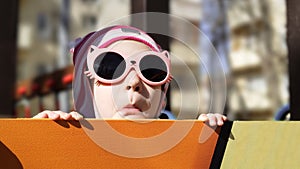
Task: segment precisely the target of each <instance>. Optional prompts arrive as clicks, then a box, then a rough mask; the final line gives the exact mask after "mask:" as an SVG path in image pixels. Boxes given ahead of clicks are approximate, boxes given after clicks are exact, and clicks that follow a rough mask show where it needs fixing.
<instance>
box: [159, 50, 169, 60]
mask: <svg viewBox="0 0 300 169" xmlns="http://www.w3.org/2000/svg"><path fill="white" fill-rule="evenodd" d="M161 53H162V54H164V55H165V56H166V57H167V58H169V59H170V54H169V52H168V51H166V50H164V51H163V52H161Z"/></svg>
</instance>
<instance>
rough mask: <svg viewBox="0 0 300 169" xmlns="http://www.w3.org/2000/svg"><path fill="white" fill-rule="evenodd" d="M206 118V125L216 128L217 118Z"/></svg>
mask: <svg viewBox="0 0 300 169" xmlns="http://www.w3.org/2000/svg"><path fill="white" fill-rule="evenodd" d="M207 117H208V123H209V125H210V126H216V125H217V118H216V116H215V115H214V114H211V113H209V114H207Z"/></svg>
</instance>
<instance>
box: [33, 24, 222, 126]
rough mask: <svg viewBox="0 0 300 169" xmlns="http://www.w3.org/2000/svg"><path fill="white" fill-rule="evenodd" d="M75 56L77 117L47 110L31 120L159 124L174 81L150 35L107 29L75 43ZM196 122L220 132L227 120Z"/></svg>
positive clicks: (218, 117) (216, 116)
mask: <svg viewBox="0 0 300 169" xmlns="http://www.w3.org/2000/svg"><path fill="white" fill-rule="evenodd" d="M73 52H74V53H73V62H74V67H75V68H74V82H73V97H74V105H75V110H76V112H70V113H65V112H62V111H49V110H46V111H43V112H41V113H39V114H38V115H36V116H35V118H50V119H53V120H58V119H63V120H72V119H75V120H79V119H81V118H83V117H87V118H93V117H95V118H103V119H153V118H159V116H160V114H161V109H162V105H163V103H164V99H165V93H166V91H167V89H168V85H169V83H170V81H171V80H172V75H171V72H170V68H171V65H170V56H169V53H168V52H167V51H164V50H162V49H161V48H160V46H159V45H157V44H156V43H155V41H154V40H153V39H152V38H151V37H150V36H149V35H148V34H146V33H145V32H143V31H141V30H139V29H137V28H134V27H129V26H120V25H118V26H111V27H107V28H104V29H102V30H99V31H96V32H92V33H90V34H88V35H86V36H85V37H84V38H82V39H80V40H77V43H76V45H75V47H74V49H73ZM78 112H79V113H78ZM198 119H199V120H202V121H206V122H209V124H210V125H211V126H215V125H219V126H221V125H223V122H224V121H225V120H226V117H225V116H223V115H221V114H212V113H209V114H201V115H200V116H199V118H198Z"/></svg>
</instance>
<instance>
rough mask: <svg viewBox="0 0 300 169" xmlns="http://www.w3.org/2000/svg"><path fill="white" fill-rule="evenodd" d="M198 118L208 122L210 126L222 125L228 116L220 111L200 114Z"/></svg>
mask: <svg viewBox="0 0 300 169" xmlns="http://www.w3.org/2000/svg"><path fill="white" fill-rule="evenodd" d="M198 120H201V121H204V122H208V123H209V125H210V126H216V125H217V126H222V125H223V124H224V121H226V120H227V117H226V116H224V115H223V114H219V113H208V114H200V116H199V117H198Z"/></svg>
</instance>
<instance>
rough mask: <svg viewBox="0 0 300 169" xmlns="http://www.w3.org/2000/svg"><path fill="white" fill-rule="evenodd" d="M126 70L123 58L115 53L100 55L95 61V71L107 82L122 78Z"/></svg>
mask: <svg viewBox="0 0 300 169" xmlns="http://www.w3.org/2000/svg"><path fill="white" fill-rule="evenodd" d="M125 68H126V64H125V61H124V59H123V57H122V56H120V55H119V54H117V53H114V52H107V53H102V54H100V55H99V56H98V57H97V58H96V59H95V61H94V70H95V72H96V74H97V75H98V76H99V77H101V78H103V79H107V80H113V79H116V78H118V77H120V76H121V75H122V74H123V73H124V71H125Z"/></svg>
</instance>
